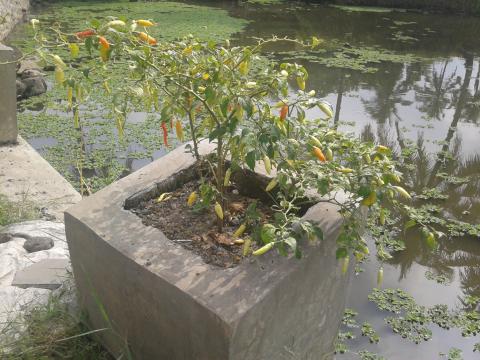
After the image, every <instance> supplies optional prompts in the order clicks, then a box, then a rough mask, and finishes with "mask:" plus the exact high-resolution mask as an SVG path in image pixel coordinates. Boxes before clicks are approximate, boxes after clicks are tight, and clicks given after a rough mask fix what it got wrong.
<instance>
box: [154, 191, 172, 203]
mask: <svg viewBox="0 0 480 360" xmlns="http://www.w3.org/2000/svg"><path fill="white" fill-rule="evenodd" d="M171 194H172V193H171V192H165V193H162V194H161V195H160V196H159V197H158V199H157V202H162V201H167V200H168V199H171V198H172V195H171Z"/></svg>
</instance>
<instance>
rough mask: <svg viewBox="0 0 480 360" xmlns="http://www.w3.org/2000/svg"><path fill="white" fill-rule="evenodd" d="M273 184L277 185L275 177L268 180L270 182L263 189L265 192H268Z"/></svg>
mask: <svg viewBox="0 0 480 360" xmlns="http://www.w3.org/2000/svg"><path fill="white" fill-rule="evenodd" d="M275 186H277V180H276V179H272V180H270V182H269V183H268V185H267V187H266V188H265V191H266V192H269V191H271V190H272V189H273V188H274V187H275Z"/></svg>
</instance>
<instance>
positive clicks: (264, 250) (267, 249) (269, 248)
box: [252, 242, 275, 256]
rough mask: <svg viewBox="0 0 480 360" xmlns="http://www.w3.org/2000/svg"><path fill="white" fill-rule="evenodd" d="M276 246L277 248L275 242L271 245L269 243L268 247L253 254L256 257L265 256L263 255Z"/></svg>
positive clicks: (265, 246) (263, 247)
mask: <svg viewBox="0 0 480 360" xmlns="http://www.w3.org/2000/svg"><path fill="white" fill-rule="evenodd" d="M274 246H275V243H274V242H270V243H268V244H267V245H264V246H262V247H261V248H260V249H258V250H255V251H254V252H253V253H252V254H253V255H255V256H258V255H263V254H265V253H266V252H267V251H270V250H271V249H273V247H274Z"/></svg>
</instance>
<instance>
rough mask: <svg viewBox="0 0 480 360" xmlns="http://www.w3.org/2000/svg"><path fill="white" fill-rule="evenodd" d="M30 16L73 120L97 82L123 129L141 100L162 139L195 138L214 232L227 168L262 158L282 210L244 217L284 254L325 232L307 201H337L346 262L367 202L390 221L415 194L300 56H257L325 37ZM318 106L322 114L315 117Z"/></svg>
mask: <svg viewBox="0 0 480 360" xmlns="http://www.w3.org/2000/svg"><path fill="white" fill-rule="evenodd" d="M32 25H34V28H35V38H36V39H37V42H38V47H37V50H36V52H37V54H38V55H39V56H40V57H41V58H42V59H43V60H44V61H46V62H48V63H51V64H53V65H55V69H56V70H55V77H56V82H57V84H58V86H63V87H64V88H65V90H66V91H65V93H66V96H67V102H68V106H69V107H70V108H72V110H73V113H74V126H76V127H80V126H81V120H80V116H79V110H80V105H81V103H82V101H84V99H86V98H88V96H89V94H90V93H92V92H93V91H95V92H103V93H104V95H105V96H107V97H109V98H110V99H111V112H112V114H113V118H114V119H115V122H116V125H117V129H118V135H119V137H122V136H124V131H125V122H126V117H127V115H128V113H129V112H130V111H132V110H133V109H137V108H141V109H142V110H143V111H145V112H154V113H157V114H159V115H160V118H161V131H162V136H163V140H164V145H165V147H169V134H170V131H169V128H170V129H175V132H176V137H177V138H178V140H179V141H181V142H183V141H184V140H185V138H186V137H188V138H190V139H191V143H189V144H188V145H187V149H188V150H189V151H191V153H192V154H193V155H194V156H195V157H196V158H197V160H198V161H202V162H206V163H207V164H208V166H207V167H208V168H209V169H210V172H211V176H210V179H211V181H210V182H209V183H207V184H204V185H203V188H202V189H201V191H200V196H198V194H197V193H196V192H194V193H192V194H191V195H190V196H189V198H188V204H189V205H191V206H194V205H195V204H196V205H197V206H200V205H201V206H204V207H210V208H212V210H214V211H212V216H216V217H217V227H218V229H217V230H218V231H219V232H221V231H222V226H223V221H224V209H226V203H225V202H226V200H225V189H226V187H227V186H228V185H229V183H230V177H231V175H232V173H234V172H236V171H239V170H240V169H245V168H248V169H250V170H252V171H253V170H255V168H256V166H258V165H259V164H260V165H261V164H262V163H263V167H264V171H265V173H266V175H268V176H269V177H270V182H269V183H268V184H267V185H266V188H265V192H266V193H268V194H269V195H270V196H271V198H272V201H273V204H274V205H273V210H274V211H275V216H274V217H273V219H272V220H271V221H270V223H268V224H260V225H258V227H257V229H249V230H250V232H251V233H252V234H255V236H256V238H257V240H258V241H259V243H260V248H259V249H257V250H256V251H254V252H253V254H254V255H261V254H263V253H265V252H267V251H269V250H271V249H272V248H274V247H276V248H278V250H279V251H280V252H281V253H282V254H288V253H289V251H290V250H291V251H293V253H295V255H296V256H300V254H301V253H300V249H299V248H298V247H297V241H298V240H300V239H305V238H308V239H314V238H318V237H322V232H321V229H319V228H318V227H317V226H316V225H315V224H313V223H310V222H307V221H302V220H301V217H300V215H301V213H302V212H301V210H302V209H303V208H304V207H305V206H310V205H312V204H313V203H316V202H328V203H332V204H335V205H337V206H338V207H339V212H340V214H342V216H343V217H344V219H345V221H344V225H343V231H342V232H341V234H340V236H339V238H338V240H337V242H338V251H337V257H339V258H345V259H346V260H345V262H344V268H345V269H346V268H347V267H348V259H349V256H350V255H349V254H351V253H352V252H353V253H354V254H355V256H356V257H357V259H358V260H362V259H363V258H364V257H365V256H366V255H367V254H368V247H367V244H366V242H365V240H364V239H363V238H362V236H361V229H362V226H361V223H363V222H364V220H361V221H360V220H359V216H358V214H359V208H369V209H370V211H369V212H368V215H367V216H369V217H370V219H373V221H374V222H375V223H377V224H379V225H381V226H386V225H388V223H389V220H388V219H389V218H390V217H391V216H389V215H391V214H395V213H397V214H398V213H399V214H402V213H406V211H405V208H404V205H403V201H404V200H407V201H408V200H409V199H410V195H409V194H408V192H407V191H406V190H405V189H404V188H403V187H401V186H400V185H399V183H400V182H401V173H400V172H399V171H398V170H397V169H396V167H395V162H394V161H393V160H392V159H391V157H390V150H389V149H388V148H386V147H384V146H382V145H375V144H371V143H365V142H362V141H360V140H358V139H356V138H353V137H352V136H349V135H345V134H342V133H340V132H338V131H337V130H336V129H334V128H332V127H331V126H330V123H329V119H330V118H331V117H332V116H333V109H332V108H331V106H330V105H329V104H328V103H326V102H325V101H323V100H322V99H319V98H318V97H316V94H315V91H314V90H308V86H307V85H308V72H307V70H306V69H305V68H304V67H303V66H301V65H298V64H292V63H282V64H276V63H274V62H271V61H267V60H266V59H265V58H263V57H262V56H261V51H262V50H263V49H264V48H265V46H266V45H268V44H271V43H273V42H287V43H291V44H293V45H295V46H300V47H305V48H315V47H318V46H321V41H320V40H319V39H317V38H315V37H314V38H312V39H311V40H310V41H308V42H303V41H299V40H295V39H290V38H278V37H272V38H270V39H258V40H257V43H256V44H255V45H252V46H232V45H231V44H230V42H229V41H228V40H227V41H225V42H223V43H215V42H211V41H210V42H208V41H207V42H202V41H199V40H197V39H195V38H194V37H193V36H187V37H185V38H183V39H181V40H178V41H172V42H161V41H157V40H156V39H155V38H154V37H152V35H151V34H150V33H149V31H148V29H150V28H151V26H155V24H153V23H152V22H150V21H148V20H136V21H131V22H126V21H124V20H120V19H107V20H106V21H105V22H100V21H98V20H94V21H92V22H91V28H89V29H78V30H79V32H77V33H65V32H63V31H62V29H61V28H59V27H57V28H48V29H43V28H42V27H41V24H39V23H38V21H35V20H34V21H33V22H32ZM115 71H117V72H118V71H121V72H123V73H124V77H125V81H124V82H123V84H121V86H116V87H112V86H111V84H110V83H109V79H110V78H109V77H110V75H111V74H112V73H113V72H115ZM313 108H318V109H320V110H321V114H322V116H321V117H317V118H315V117H311V116H310V114H311V113H312V111H311V110H312V109H313ZM203 140H205V141H209V142H211V143H213V144H214V147H215V150H214V156H213V157H202V156H200V152H199V142H200V141H203ZM257 169H258V168H257ZM213 214H215V215H213ZM245 218H246V219H248V214H245ZM250 226H251V224H250V223H249V222H248V221H247V220H246V221H245V223H244V224H242V225H241V226H240V228H239V229H238V230H237V231H236V232H235V234H234V235H235V236H237V237H238V236H241V235H242V234H243V232H244V231H245V229H246V228H247V227H250ZM424 228H425V232H426V239H427V241H429V242H430V243H432V242H434V241H435V238H436V236H437V235H436V233H435V230H434V229H433V228H432V227H431V226H429V225H425V226H424ZM384 236H385V235H384ZM245 243H246V244H249V243H250V242H249V241H246V242H245ZM383 244H384V243H383V242H378V243H377V250H378V255H379V256H380V257H381V258H388V253H387V252H386V249H384V245H383ZM246 246H247V245H246ZM248 253H249V249H248V248H244V254H245V255H246V254H248Z"/></svg>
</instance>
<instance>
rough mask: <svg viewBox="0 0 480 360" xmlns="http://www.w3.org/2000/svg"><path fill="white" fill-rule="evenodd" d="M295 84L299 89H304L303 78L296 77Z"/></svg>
mask: <svg viewBox="0 0 480 360" xmlns="http://www.w3.org/2000/svg"><path fill="white" fill-rule="evenodd" d="M297 85H298V88H299V89H300V90H302V91H303V90H305V80H304V79H303V78H301V77H300V76H298V77H297Z"/></svg>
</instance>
